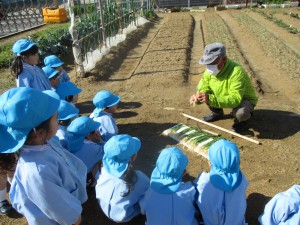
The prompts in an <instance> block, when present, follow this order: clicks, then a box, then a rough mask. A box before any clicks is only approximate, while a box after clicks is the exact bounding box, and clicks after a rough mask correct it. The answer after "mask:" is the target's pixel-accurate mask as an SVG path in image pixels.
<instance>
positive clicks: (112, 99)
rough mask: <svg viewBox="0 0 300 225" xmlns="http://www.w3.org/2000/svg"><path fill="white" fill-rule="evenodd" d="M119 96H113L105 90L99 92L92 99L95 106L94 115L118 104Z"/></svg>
mask: <svg viewBox="0 0 300 225" xmlns="http://www.w3.org/2000/svg"><path fill="white" fill-rule="evenodd" d="M120 99H121V98H120V96H118V95H115V94H113V93H111V92H109V91H107V90H102V91H99V92H98V93H97V94H96V95H95V97H94V98H93V103H94V105H95V106H96V109H95V110H94V115H95V114H97V113H99V112H101V111H102V109H103V108H106V107H111V106H114V105H117V104H118V103H119V102H120Z"/></svg>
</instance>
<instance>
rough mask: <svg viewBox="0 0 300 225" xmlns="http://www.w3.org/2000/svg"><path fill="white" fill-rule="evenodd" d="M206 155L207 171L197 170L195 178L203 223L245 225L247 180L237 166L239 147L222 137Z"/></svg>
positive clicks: (238, 165) (238, 164) (238, 163)
mask: <svg viewBox="0 0 300 225" xmlns="http://www.w3.org/2000/svg"><path fill="white" fill-rule="evenodd" d="M208 156H209V161H210V172H209V173H205V172H203V173H200V174H199V176H198V178H197V179H196V181H195V184H196V185H197V191H198V199H197V201H196V202H197V204H198V207H199V209H200V211H201V214H202V217H203V221H204V224H216V225H217V224H218V225H219V224H230V225H246V224H247V223H246V222H245V212H246V206H247V202H246V188H247V186H248V181H247V180H246V178H245V176H244V174H243V173H242V172H241V170H240V153H239V149H238V147H237V146H236V144H234V143H233V142H230V141H227V140H224V139H221V140H218V141H216V142H215V143H213V144H212V145H211V147H210V148H209V150H208Z"/></svg>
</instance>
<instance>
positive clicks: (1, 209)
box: [0, 200, 12, 215]
mask: <svg viewBox="0 0 300 225" xmlns="http://www.w3.org/2000/svg"><path fill="white" fill-rule="evenodd" d="M11 208H12V207H11V204H9V202H8V201H7V200H4V201H2V202H0V215H6V214H8V213H9V212H10V211H11Z"/></svg>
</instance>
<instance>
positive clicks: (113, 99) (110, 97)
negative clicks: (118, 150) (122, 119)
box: [90, 90, 120, 141]
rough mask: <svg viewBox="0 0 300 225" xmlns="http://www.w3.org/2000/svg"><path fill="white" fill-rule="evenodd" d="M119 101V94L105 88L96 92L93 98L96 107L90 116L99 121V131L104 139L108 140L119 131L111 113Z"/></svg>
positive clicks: (114, 110)
mask: <svg viewBox="0 0 300 225" xmlns="http://www.w3.org/2000/svg"><path fill="white" fill-rule="evenodd" d="M119 102H120V97H119V96H117V95H114V94H113V93H111V92H109V91H106V90H102V91H100V92H98V93H97V94H96V95H95V97H94V99H93V103H94V105H95V106H96V109H95V110H94V111H93V112H92V114H91V115H90V118H92V119H93V120H94V121H98V122H99V123H101V127H99V131H100V134H101V136H102V138H103V139H104V141H108V140H109V139H110V138H111V137H112V136H114V135H117V134H118V132H119V131H118V127H117V124H116V121H115V119H114V118H113V117H112V114H113V113H115V112H116V110H117V108H118V103H119Z"/></svg>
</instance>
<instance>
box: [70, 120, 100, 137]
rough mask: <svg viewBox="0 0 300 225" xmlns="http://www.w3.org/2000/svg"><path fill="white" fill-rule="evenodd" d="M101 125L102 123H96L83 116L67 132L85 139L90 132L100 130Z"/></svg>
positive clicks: (72, 123) (74, 121)
mask: <svg viewBox="0 0 300 225" xmlns="http://www.w3.org/2000/svg"><path fill="white" fill-rule="evenodd" d="M100 125H101V123H99V122H96V121H94V120H93V119H91V118H89V117H87V116H81V117H78V118H76V119H75V120H73V121H72V122H71V124H70V125H69V126H68V128H67V131H68V132H71V133H74V134H78V135H81V136H84V137H85V136H86V135H88V134H89V133H90V132H92V131H95V130H98V128H99V127H100Z"/></svg>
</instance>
